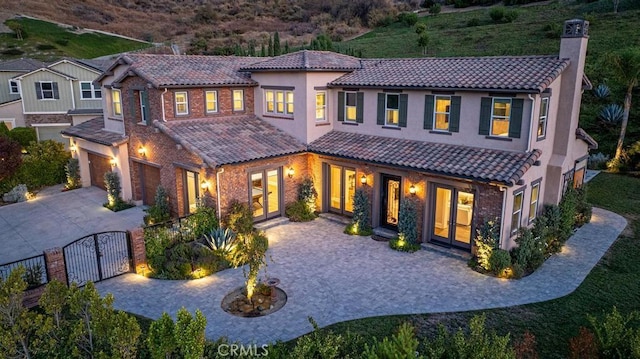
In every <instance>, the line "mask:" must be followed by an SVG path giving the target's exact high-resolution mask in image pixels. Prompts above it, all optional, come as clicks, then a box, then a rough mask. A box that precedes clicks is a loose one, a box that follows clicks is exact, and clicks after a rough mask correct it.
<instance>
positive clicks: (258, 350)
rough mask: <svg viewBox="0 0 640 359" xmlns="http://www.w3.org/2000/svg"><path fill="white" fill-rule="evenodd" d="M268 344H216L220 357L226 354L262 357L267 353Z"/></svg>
mask: <svg viewBox="0 0 640 359" xmlns="http://www.w3.org/2000/svg"><path fill="white" fill-rule="evenodd" d="M268 349H269V346H268V345H266V344H263V345H261V346H258V345H256V344H252V345H242V344H220V345H219V346H218V355H220V356H222V357H227V356H234V357H235V356H252V357H262V356H267V355H269V350H268Z"/></svg>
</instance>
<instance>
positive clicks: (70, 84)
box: [69, 79, 93, 110]
mask: <svg viewBox="0 0 640 359" xmlns="http://www.w3.org/2000/svg"><path fill="white" fill-rule="evenodd" d="M69 88H70V89H71V108H73V109H74V110H75V109H76V96H75V94H74V93H73V80H71V79H69ZM91 91H92V92H93V88H91Z"/></svg>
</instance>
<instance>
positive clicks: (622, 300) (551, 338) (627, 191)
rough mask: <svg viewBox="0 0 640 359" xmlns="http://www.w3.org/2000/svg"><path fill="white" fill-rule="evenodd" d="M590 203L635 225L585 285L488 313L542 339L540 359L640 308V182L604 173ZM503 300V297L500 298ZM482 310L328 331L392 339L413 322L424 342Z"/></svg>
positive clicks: (592, 186) (493, 323) (496, 325)
mask: <svg viewBox="0 0 640 359" xmlns="http://www.w3.org/2000/svg"><path fill="white" fill-rule="evenodd" d="M588 191H589V192H588V196H589V197H588V198H589V201H590V202H591V203H593V204H594V205H595V206H597V207H601V208H605V209H608V210H610V211H613V212H616V213H619V214H621V215H623V216H625V217H626V218H627V220H628V221H629V226H628V227H627V229H626V231H625V232H623V234H622V235H621V236H620V237H619V239H618V240H617V241H616V242H615V243H614V245H613V246H612V247H611V248H610V249H609V251H608V252H607V254H606V255H605V256H604V257H603V258H602V260H601V261H600V262H599V263H598V265H597V266H596V267H595V268H594V269H593V270H592V271H591V273H590V274H589V275H588V276H587V278H586V279H585V281H584V282H583V283H582V285H581V286H580V287H579V288H578V289H577V290H576V291H575V292H574V293H572V294H570V295H568V296H566V297H563V298H559V299H556V300H552V301H548V302H542V303H536V304H529V305H523V306H517V307H509V308H504V309H495V310H489V311H485V313H486V315H487V327H489V328H491V329H494V330H496V331H497V332H498V333H500V334H505V333H511V338H512V339H516V340H517V339H519V338H520V337H521V336H522V334H523V333H524V332H525V331H526V330H529V331H531V332H532V333H533V334H534V335H535V336H536V341H537V349H538V354H539V357H540V358H566V357H567V356H568V348H569V339H570V338H572V337H574V336H576V335H577V334H578V329H579V327H580V326H586V327H589V324H588V320H587V315H588V314H591V315H601V314H602V313H603V312H609V311H611V309H612V307H613V306H616V307H617V308H618V309H619V310H620V312H621V313H628V312H629V311H632V310H639V309H640V291H638V288H640V261H638V259H637V254H638V253H640V240H639V239H640V178H634V177H630V176H622V175H615V174H608V173H601V174H600V175H598V176H597V177H596V178H595V179H594V180H593V181H592V182H591V183H589V184H588ZM418 290H419V289H418ZM496 295H500V293H496ZM481 313H482V312H481V311H474V312H462V313H448V314H423V315H406V316H389V317H375V318H367V319H361V320H354V321H349V322H343V323H338V324H335V325H332V326H329V327H327V328H325V329H323V331H326V330H332V331H334V332H337V333H344V332H346V331H352V332H356V333H359V334H361V335H363V336H365V337H367V338H372V337H374V336H375V337H377V338H382V337H385V336H389V335H391V334H392V333H393V332H394V331H395V329H396V328H397V327H398V326H399V324H400V323H402V322H403V321H409V322H411V323H412V324H413V325H414V326H415V327H416V329H417V333H418V337H419V338H425V337H431V336H432V335H434V334H435V331H436V327H437V324H439V323H442V324H443V325H445V326H447V327H449V328H458V327H465V326H466V325H467V323H468V321H469V319H470V318H471V317H473V316H474V315H479V314H481Z"/></svg>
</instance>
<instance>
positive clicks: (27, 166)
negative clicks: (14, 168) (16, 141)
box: [16, 140, 71, 189]
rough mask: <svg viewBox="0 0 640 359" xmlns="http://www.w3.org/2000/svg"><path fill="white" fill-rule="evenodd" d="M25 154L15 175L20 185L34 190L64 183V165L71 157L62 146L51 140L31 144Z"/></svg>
mask: <svg viewBox="0 0 640 359" xmlns="http://www.w3.org/2000/svg"><path fill="white" fill-rule="evenodd" d="M27 152H28V154H26V155H25V156H24V157H23V160H22V166H21V167H20V169H19V171H18V173H16V176H18V178H19V181H20V182H21V183H25V184H26V185H27V186H28V187H29V188H32V189H35V188H40V187H42V186H51V185H54V184H59V183H64V182H65V181H66V177H67V175H66V173H65V165H66V164H67V161H68V160H69V158H70V157H71V156H70V154H69V152H67V151H65V149H64V145H63V144H61V143H59V142H56V141H52V140H47V141H42V142H39V143H37V142H32V143H31V145H29V147H27Z"/></svg>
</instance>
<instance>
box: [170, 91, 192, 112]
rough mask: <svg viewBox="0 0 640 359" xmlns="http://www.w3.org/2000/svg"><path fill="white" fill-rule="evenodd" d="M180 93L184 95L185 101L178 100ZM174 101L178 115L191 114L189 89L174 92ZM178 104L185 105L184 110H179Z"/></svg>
mask: <svg viewBox="0 0 640 359" xmlns="http://www.w3.org/2000/svg"><path fill="white" fill-rule="evenodd" d="M178 95H184V102H182V101H181V102H178ZM173 101H174V104H175V106H176V116H184V115H188V114H189V94H188V93H187V91H177V92H175V93H174V94H173ZM178 105H184V109H185V111H184V112H180V111H179V110H178Z"/></svg>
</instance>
